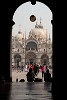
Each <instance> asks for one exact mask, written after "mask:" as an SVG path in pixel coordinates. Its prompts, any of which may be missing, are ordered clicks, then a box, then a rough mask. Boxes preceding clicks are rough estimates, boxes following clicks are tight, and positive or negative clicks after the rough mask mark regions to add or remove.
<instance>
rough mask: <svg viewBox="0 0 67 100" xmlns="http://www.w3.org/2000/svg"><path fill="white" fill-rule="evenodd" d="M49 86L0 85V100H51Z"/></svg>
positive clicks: (37, 84) (35, 84) (39, 84)
mask: <svg viewBox="0 0 67 100" xmlns="http://www.w3.org/2000/svg"><path fill="white" fill-rule="evenodd" d="M51 85H52V83H49V82H48V83H47V82H18V83H17V82H13V83H7V84H0V100H53V99H52V94H51V92H49V91H50V90H51Z"/></svg>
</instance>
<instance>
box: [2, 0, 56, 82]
mask: <svg viewBox="0 0 67 100" xmlns="http://www.w3.org/2000/svg"><path fill="white" fill-rule="evenodd" d="M28 1H29V0H25V1H23V0H20V1H19V0H17V1H14V0H10V2H9V3H8V4H9V7H8V12H9V13H8V20H7V23H8V24H7V27H8V32H7V30H5V31H4V32H6V33H8V37H10V39H9V40H8V38H7V35H5V36H6V38H5V39H4V41H6V39H7V40H8V41H9V42H8V45H9V46H7V47H6V49H7V50H6V51H7V52H6V54H7V53H8V51H9V52H10V54H9V57H10V59H9V57H7V59H8V61H7V60H4V62H5V64H6V66H7V68H5V70H6V72H7V73H8V74H6V73H5V74H6V75H5V76H6V80H7V81H10V80H12V65H11V64H12V63H11V38H12V35H11V32H12V26H13V25H14V24H15V23H14V22H13V20H12V18H13V15H14V12H15V10H16V9H17V8H18V7H19V6H20V5H21V4H23V3H25V2H28ZM31 1H32V0H31ZM35 1H36V0H34V1H32V4H35ZM39 2H42V3H44V4H46V5H47V6H48V7H49V8H50V9H51V11H52V12H53V10H54V9H52V8H54V6H55V5H54V4H53V1H52V0H50V1H49V3H48V1H47V0H45V1H41V0H39ZM11 5H12V6H11ZM5 11H6V10H5ZM5 21H6V20H5ZM5 23H6V22H5ZM5 26H6V25H5ZM6 43H7V42H6ZM2 54H4V52H3V53H2ZM2 57H3V55H2ZM3 58H5V59H6V56H5V57H3ZM1 62H2V63H3V61H1ZM8 62H10V63H8ZM2 66H3V68H4V65H2ZM9 66H10V67H9Z"/></svg>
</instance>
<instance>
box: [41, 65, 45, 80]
mask: <svg viewBox="0 0 67 100" xmlns="http://www.w3.org/2000/svg"><path fill="white" fill-rule="evenodd" d="M41 71H42V79H43V77H44V73H45V72H46V65H44V64H43V66H42V68H41Z"/></svg>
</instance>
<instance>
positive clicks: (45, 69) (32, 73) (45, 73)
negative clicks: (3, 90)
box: [26, 64, 52, 82]
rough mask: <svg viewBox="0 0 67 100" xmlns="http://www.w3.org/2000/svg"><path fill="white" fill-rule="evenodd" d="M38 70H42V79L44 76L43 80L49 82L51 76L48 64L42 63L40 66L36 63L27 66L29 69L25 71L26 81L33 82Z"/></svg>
mask: <svg viewBox="0 0 67 100" xmlns="http://www.w3.org/2000/svg"><path fill="white" fill-rule="evenodd" d="M39 70H40V71H41V72H42V80H43V78H44V81H45V82H51V81H52V78H51V74H50V73H49V69H48V66H47V65H45V64H43V65H42V66H41V65H40V66H38V65H37V64H34V65H33V64H31V65H30V66H29V71H28V73H27V75H26V76H27V81H28V82H34V81H35V76H37V75H38V73H39Z"/></svg>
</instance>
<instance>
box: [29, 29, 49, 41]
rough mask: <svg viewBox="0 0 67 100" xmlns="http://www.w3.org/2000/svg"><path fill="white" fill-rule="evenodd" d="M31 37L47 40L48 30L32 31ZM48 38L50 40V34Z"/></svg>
mask: <svg viewBox="0 0 67 100" xmlns="http://www.w3.org/2000/svg"><path fill="white" fill-rule="evenodd" d="M29 36H36V37H37V38H42V39H46V30H44V29H42V28H34V29H31V31H30V33H29ZM47 38H48V34H47Z"/></svg>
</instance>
